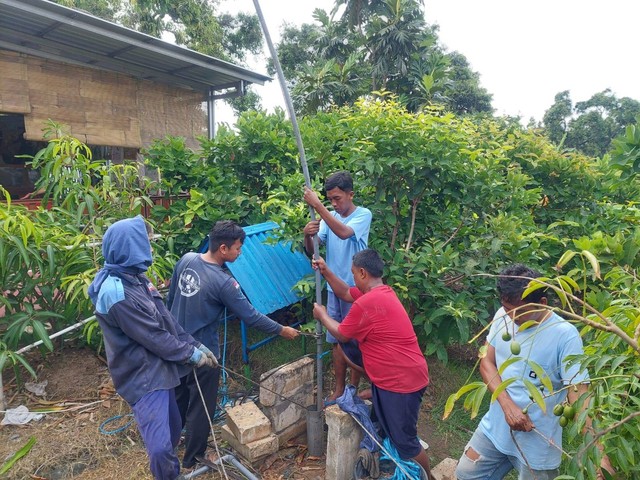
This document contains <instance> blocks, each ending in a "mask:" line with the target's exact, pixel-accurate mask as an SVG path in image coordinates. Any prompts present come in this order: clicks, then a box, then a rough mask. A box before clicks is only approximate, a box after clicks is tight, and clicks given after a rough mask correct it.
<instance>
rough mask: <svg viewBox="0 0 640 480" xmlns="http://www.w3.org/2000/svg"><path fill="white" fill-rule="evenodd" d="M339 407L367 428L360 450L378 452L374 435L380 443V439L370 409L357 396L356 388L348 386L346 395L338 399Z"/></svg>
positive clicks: (345, 390)
mask: <svg viewBox="0 0 640 480" xmlns="http://www.w3.org/2000/svg"><path fill="white" fill-rule="evenodd" d="M336 403H337V404H338V406H339V407H340V408H341V409H342V410H343V411H345V412H347V413H349V414H351V415H352V416H353V417H355V418H356V419H357V420H358V421H359V422H360V423H361V424H362V425H363V426H364V428H365V434H364V438H363V439H362V442H360V448H366V449H367V450H369V451H370V452H375V451H377V450H378V445H377V444H376V442H375V441H374V440H373V439H372V438H371V435H373V436H374V437H375V439H376V441H378V442H380V437H378V434H377V433H376V429H375V427H374V426H373V422H372V421H371V417H370V416H369V407H368V406H367V405H366V404H365V403H364V400H362V399H361V398H360V397H358V395H357V394H356V387H354V386H353V385H347V387H346V388H345V389H344V393H343V394H342V395H340V396H339V397H338V398H337V399H336Z"/></svg>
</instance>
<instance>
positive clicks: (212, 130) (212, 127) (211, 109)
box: [207, 87, 216, 140]
mask: <svg viewBox="0 0 640 480" xmlns="http://www.w3.org/2000/svg"><path fill="white" fill-rule="evenodd" d="M214 94H215V92H214V90H213V87H209V91H208V92H207V136H208V137H209V140H212V139H213V137H215V136H216V122H215V115H216V113H215V112H216V110H215V108H216V107H215V99H214V98H213V97H214Z"/></svg>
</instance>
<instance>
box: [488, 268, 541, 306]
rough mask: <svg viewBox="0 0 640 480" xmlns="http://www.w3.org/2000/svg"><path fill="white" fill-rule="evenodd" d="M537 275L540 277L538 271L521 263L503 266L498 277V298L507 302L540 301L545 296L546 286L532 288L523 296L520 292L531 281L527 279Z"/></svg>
mask: <svg viewBox="0 0 640 480" xmlns="http://www.w3.org/2000/svg"><path fill="white" fill-rule="evenodd" d="M511 277H525V278H511ZM539 277H542V274H541V273H540V272H538V271H537V270H534V269H533V268H529V267H527V266H526V265H523V264H521V263H516V264H515V265H511V266H509V267H507V268H505V269H504V270H502V272H500V276H499V277H498V285H497V286H498V293H499V294H500V299H503V300H506V301H508V302H509V303H519V302H521V301H524V302H525V303H540V299H541V298H543V297H546V296H547V289H546V288H539V289H537V290H534V291H533V292H531V293H530V294H529V295H527V296H526V297H525V298H522V293H523V292H524V291H525V290H526V289H527V287H528V286H529V283H530V281H531V280H529V279H533V278H539Z"/></svg>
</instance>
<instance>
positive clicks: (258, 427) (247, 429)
mask: <svg viewBox="0 0 640 480" xmlns="http://www.w3.org/2000/svg"><path fill="white" fill-rule="evenodd" d="M226 412H227V426H228V427H229V429H230V430H231V432H233V435H234V436H235V437H236V438H237V439H238V441H239V442H240V443H242V444H245V445H246V444H248V443H251V442H255V441H256V440H260V439H261V438H265V437H267V436H268V435H270V434H271V422H270V421H269V419H268V418H267V416H266V415H265V414H264V413H262V411H261V410H260V409H259V408H258V406H257V405H256V404H255V403H253V402H245V403H242V404H240V405H236V406H235V407H231V408H227V410H226Z"/></svg>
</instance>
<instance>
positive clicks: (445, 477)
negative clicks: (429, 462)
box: [431, 458, 458, 480]
mask: <svg viewBox="0 0 640 480" xmlns="http://www.w3.org/2000/svg"><path fill="white" fill-rule="evenodd" d="M457 466H458V461H457V460H454V459H453V458H445V459H444V460H442V461H441V462H440V463H439V464H438V465H436V466H435V467H433V468H432V469H431V475H433V478H434V480H456V467H457Z"/></svg>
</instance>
